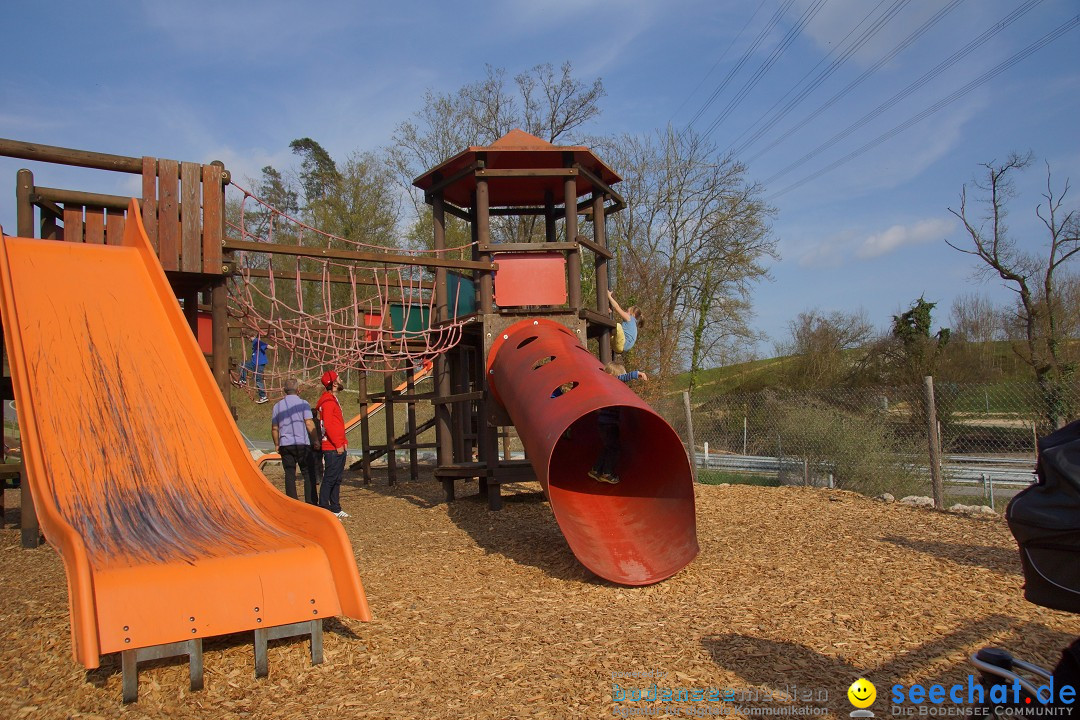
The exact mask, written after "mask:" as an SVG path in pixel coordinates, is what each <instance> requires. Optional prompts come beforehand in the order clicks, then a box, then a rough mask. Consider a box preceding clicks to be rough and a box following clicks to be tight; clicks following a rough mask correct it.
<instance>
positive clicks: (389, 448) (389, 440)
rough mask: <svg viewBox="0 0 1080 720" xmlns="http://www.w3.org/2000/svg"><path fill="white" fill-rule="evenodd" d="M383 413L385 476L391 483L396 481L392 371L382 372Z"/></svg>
mask: <svg viewBox="0 0 1080 720" xmlns="http://www.w3.org/2000/svg"><path fill="white" fill-rule="evenodd" d="M383 395H384V396H385V397H384V399H383V413H385V414H386V477H387V480H388V481H389V483H390V484H391V485H394V484H395V483H397V446H396V445H395V444H394V434H395V433H396V432H397V431H396V430H395V429H394V373H393V372H390V367H387V372H386V373H384V374H383Z"/></svg>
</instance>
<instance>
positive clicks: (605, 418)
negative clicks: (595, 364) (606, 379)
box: [589, 362, 649, 485]
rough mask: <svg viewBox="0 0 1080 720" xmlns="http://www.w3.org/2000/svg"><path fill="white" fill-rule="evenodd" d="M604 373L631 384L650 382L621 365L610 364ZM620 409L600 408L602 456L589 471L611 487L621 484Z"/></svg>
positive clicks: (642, 374) (590, 475)
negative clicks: (638, 381)
mask: <svg viewBox="0 0 1080 720" xmlns="http://www.w3.org/2000/svg"><path fill="white" fill-rule="evenodd" d="M604 371H605V372H606V373H607V374H608V375H614V376H615V377H616V378H617V379H618V380H620V381H622V382H630V381H631V380H645V381H648V379H649V376H648V375H646V374H645V373H643V372H640V371H638V370H633V371H631V372H626V367H625V366H623V365H621V364H620V363H613V362H609V363H608V364H607V365H605V366H604ZM620 414H621V413H620V412H619V407H618V406H615V407H605V408H600V412H599V413H598V415H597V418H596V423H597V426H598V429H599V431H600V444H601V450H600V456H599V457H598V458H596V462H595V463H594V464H593V467H592V470H590V471H589V477H591V478H592V479H593V480H595V481H597V482H602V483H607V484H609V485H617V484H618V483H619V476H618V474H616V472H615V469H616V465H618V463H619V450H620V446H619V418H620Z"/></svg>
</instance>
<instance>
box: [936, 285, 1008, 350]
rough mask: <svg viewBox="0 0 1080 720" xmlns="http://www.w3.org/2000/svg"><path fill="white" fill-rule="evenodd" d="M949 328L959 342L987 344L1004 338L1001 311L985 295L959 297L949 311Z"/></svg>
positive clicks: (968, 294)
mask: <svg viewBox="0 0 1080 720" xmlns="http://www.w3.org/2000/svg"><path fill="white" fill-rule="evenodd" d="M949 327H950V328H951V329H952V334H953V339H955V340H958V341H959V342H965V343H984V344H985V343H991V342H994V341H995V340H1001V339H1002V338H1003V328H1002V318H1001V309H1000V308H998V307H997V306H995V305H994V304H993V303H992V302H990V300H989V299H987V298H986V296H984V295H977V294H974V293H965V294H963V295H959V296H957V297H956V298H955V299H954V300H953V304H952V309H951V310H950V311H949Z"/></svg>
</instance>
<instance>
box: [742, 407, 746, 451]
mask: <svg viewBox="0 0 1080 720" xmlns="http://www.w3.org/2000/svg"><path fill="white" fill-rule="evenodd" d="M742 454H743V455H745V454H746V416H745V415H743V419H742Z"/></svg>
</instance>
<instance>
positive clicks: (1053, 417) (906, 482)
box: [655, 380, 1080, 505]
mask: <svg viewBox="0 0 1080 720" xmlns="http://www.w3.org/2000/svg"><path fill="white" fill-rule="evenodd" d="M927 398H928V394H927V392H926V388H925V387H924V386H922V385H919V386H909V387H890V388H856V389H843V388H834V389H829V390H786V389H770V390H763V391H761V392H757V393H753V394H748V395H720V396H715V397H709V398H705V399H694V400H693V401H692V402H691V403H690V406H691V410H690V413H689V422H688V417H687V415H688V414H687V411H686V405H685V401H684V398H683V397H682V396H681V395H674V396H667V397H665V398H663V399H662V400H660V401H659V402H657V403H656V404H655V406H656V408H657V410H658V411H659V412H660V413H661V414H662V415H663V416H664V417H665V418H666V419H667V420H668V421H669V422H670V423H671V424H672V426H673V427H674V428H675V429H676V431H677V432H678V433H679V435H680V437H682V438H683V440H684V442H687V441H688V440H689V437H690V435H691V431H692V434H693V438H694V457H695V460H696V466H697V475H698V480H699V481H700V482H706V483H721V482H733V483H755V484H807V485H817V486H825V487H836V488H842V489H849V490H855V491H857V492H861V493H863V494H867V495H880V494H883V493H890V494H892V495H894V496H895V497H897V498H901V497H903V496H906V495H925V496H928V495H930V494H931V492H930V478H931V474H930V457H929V446H930V443H929V439H930V428H931V424H930V422H929V421H928V413H927ZM934 403H935V406H936V411H937V412H936V415H937V422H936V423H935V424H934V426H935V427H936V429H937V432H938V436H939V439H940V443H941V452H942V459H941V463H942V470H943V478H944V481H945V484H946V498H947V501H952V502H963V503H965V504H967V503H972V502H978V503H980V504H982V503H986V504H991V505H993V504H995V503H997V504H999V505H1000V504H1001V502H1003V501H1005V500H1007V499H1008V497H1010V496H1011V495H1012V494H1015V492H1016V490H1017V489H1019V488H1021V487H1024V486H1026V485H1027V484H1028V483H1030V482H1031V479H1032V469H1033V468H1034V464H1035V443H1036V439H1037V437H1039V436H1041V435H1044V434H1046V433H1047V432H1049V431H1051V430H1052V429H1053V428H1055V427H1057V426H1058V424H1060V423H1063V422H1066V421H1068V420H1071V419H1074V418H1075V417H1077V414H1078V412H1080V380H1073V381H1071V382H1067V383H1061V384H1058V385H1056V386H1054V387H1050V388H1041V387H1039V386H1038V385H1036V384H1035V383H998V384H992V385H989V384H984V385H961V384H956V383H947V382H941V381H938V382H936V383H935V384H934Z"/></svg>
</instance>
